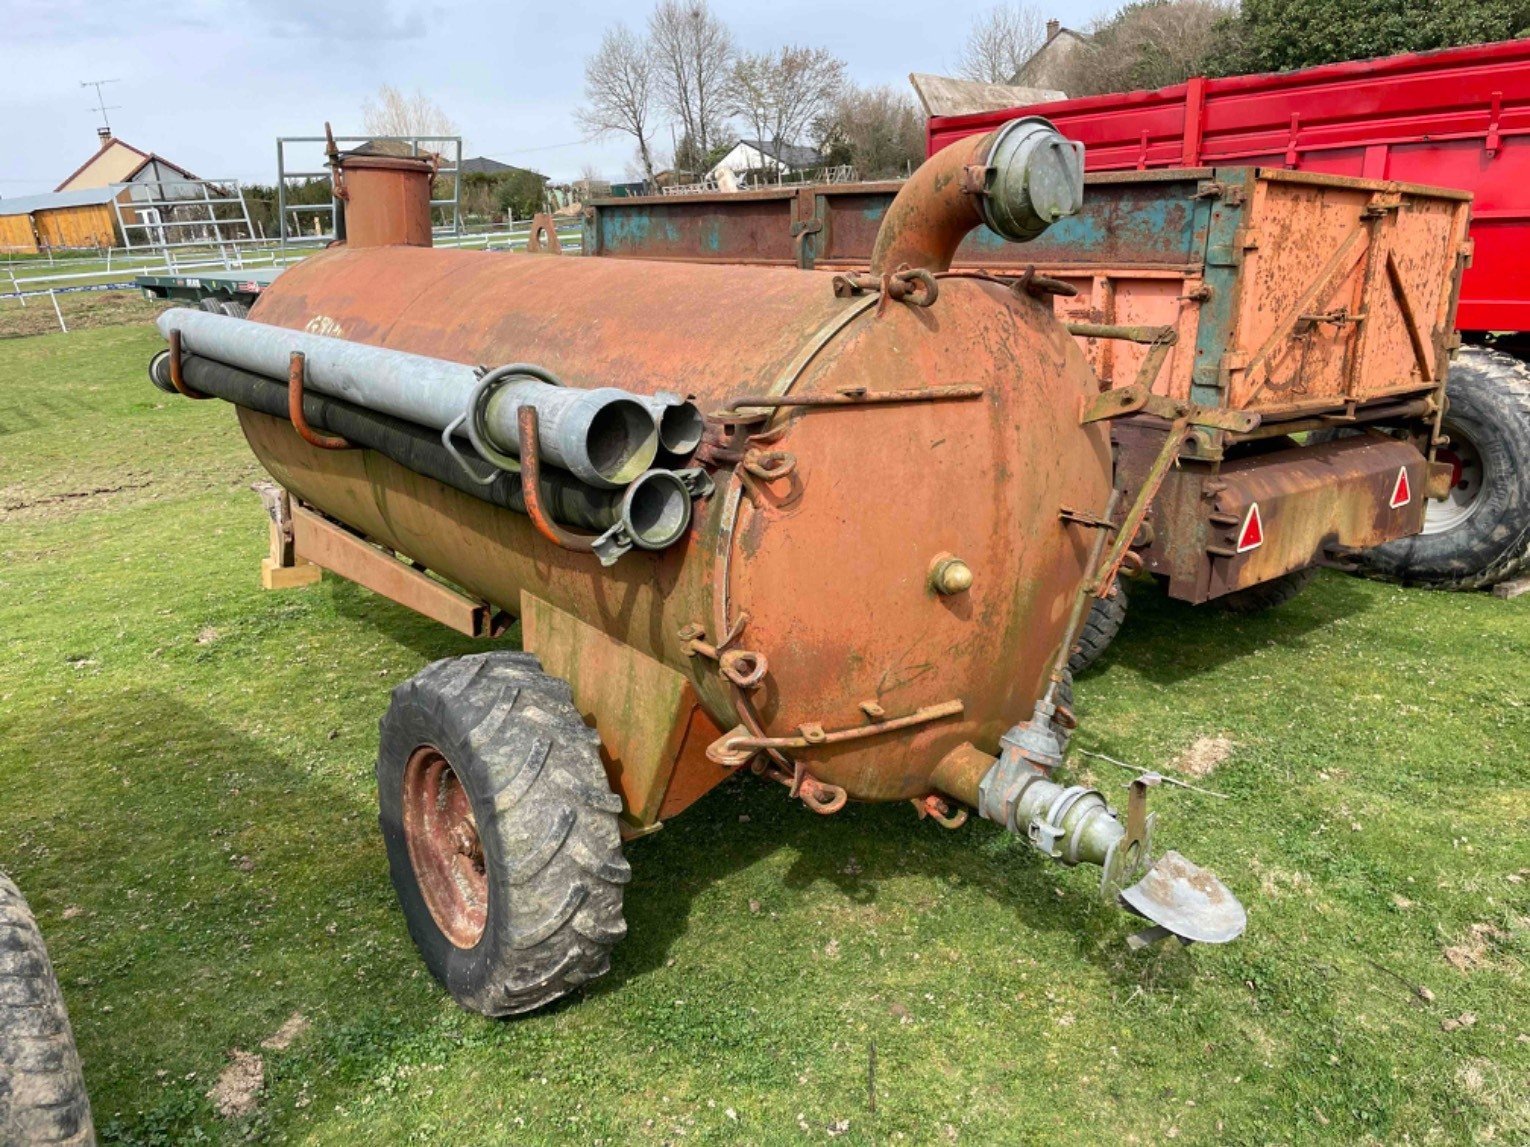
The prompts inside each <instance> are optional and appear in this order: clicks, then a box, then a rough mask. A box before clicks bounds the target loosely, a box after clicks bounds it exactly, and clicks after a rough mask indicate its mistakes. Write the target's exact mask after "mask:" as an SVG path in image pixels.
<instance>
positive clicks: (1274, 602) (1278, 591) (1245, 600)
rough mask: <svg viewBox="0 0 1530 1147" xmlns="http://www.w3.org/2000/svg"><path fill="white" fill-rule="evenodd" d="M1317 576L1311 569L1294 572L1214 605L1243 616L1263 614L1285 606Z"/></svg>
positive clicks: (1236, 593)
mask: <svg viewBox="0 0 1530 1147" xmlns="http://www.w3.org/2000/svg"><path fill="white" fill-rule="evenodd" d="M1317 574H1318V572H1317V570H1315V569H1310V568H1309V569H1304V570H1292V571H1291V572H1290V573H1288V574H1283V575H1282V576H1280V577H1277V578H1272V579H1271V580H1269V581H1262V582H1260V583H1259V584H1258V585H1251V586H1249V587H1248V588H1247V589H1235V590H1233V592H1232V593H1229V594H1224V595H1223V596H1221V597H1219V598H1216V599H1214V602H1213V604H1215V605H1217V606H1218V607H1219V608H1221V609H1224V610H1226V611H1227V612H1228V613H1236V614H1239V615H1242V616H1247V615H1249V614H1253V613H1263V612H1264V611H1265V610H1267V609H1274V608H1275V607H1276V606H1278V605H1285V604H1286V602H1288V601H1290V600H1291V599H1292V598H1293V597H1295V596H1296V595H1297V594H1299V593H1301V592H1302V590H1304V589H1306V588H1307V587H1308V586H1309V585H1311V584H1312V581H1313V579H1314V578H1316V577H1317Z"/></svg>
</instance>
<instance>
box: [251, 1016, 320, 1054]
mask: <svg viewBox="0 0 1530 1147" xmlns="http://www.w3.org/2000/svg"><path fill="white" fill-rule="evenodd" d="M307 1030H308V1017H307V1016H305V1015H304V1014H303V1013H302V1012H293V1013H292V1014H291V1015H290V1016H288V1017H287V1018H286V1020H285V1021H283V1023H282V1026H281V1027H279V1028H277V1029H276V1031H275V1032H273V1033H272V1034H271V1035H270V1036H269V1037H268V1038H266V1039H263V1040H261V1041H260V1046H261V1047H263V1048H265V1049H266V1050H267V1051H286V1050H287V1049H288V1048H289V1047H291V1046H292V1045H293V1043H294V1041H296V1040H297V1038H298V1037H299V1036H301V1035H302V1034H303V1033H304V1032H305V1031H307Z"/></svg>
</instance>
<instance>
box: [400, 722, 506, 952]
mask: <svg viewBox="0 0 1530 1147" xmlns="http://www.w3.org/2000/svg"><path fill="white" fill-rule="evenodd" d="M402 805H403V808H402V812H403V817H402V819H403V825H404V843H405V845H406V847H407V848H408V850H409V863H410V864H411V866H413V868H414V875H415V880H416V882H417V883H418V884H419V887H420V895H421V897H422V898H423V899H424V901H425V907H426V908H428V909H429V910H430V915H431V917H432V919H434V920H435V922H436V926H437V927H438V928H440V929H441V933H442V935H444V936H445V937H446V938H447V939H448V940H449V941H451V943H452V944H453V945H455V946H456V947H458V948H464V949H466V948H472V947H473V946H474V945H476V944H477V943H478V941H479V940H480V939H482V937H483V930H484V927H485V926H486V925H487V923H488V918H489V879H488V876H487V874H486V872H485V869H484V863H483V846H482V844H481V843H480V842H479V839H478V822H477V820H476V819H474V817H473V808H472V804H471V802H470V801H469V799H468V794H467V790H466V789H465V788H463V787H462V782H461V781H459V780H458V779H457V774H456V773H455V772H453V771H452V767H451V765H449V764H447V761H446V757H445V756H443V755H442V753H441V750H439V749H438V748H436V747H435V746H434V745H421V746H420V747H419V748H417V749H415V751H414V752H413V753H412V754H411V755H410V757H409V760H408V762H406V764H405V765H404V783H403V797H402Z"/></svg>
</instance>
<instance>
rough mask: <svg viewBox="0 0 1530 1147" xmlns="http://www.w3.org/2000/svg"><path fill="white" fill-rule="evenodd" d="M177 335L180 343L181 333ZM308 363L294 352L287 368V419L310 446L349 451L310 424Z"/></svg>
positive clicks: (337, 439) (344, 443) (341, 440)
mask: <svg viewBox="0 0 1530 1147" xmlns="http://www.w3.org/2000/svg"><path fill="white" fill-rule="evenodd" d="M175 333H176V336H177V341H179V335H180V332H179V331H176V332H175ZM306 361H307V360H306V359H305V358H304V357H303V352H302V351H300V350H295V351H293V352H292V358H291V359H290V360H289V362H290V363H291V365H290V366H289V367H288V368H287V418H288V419H289V420H290V421H291V422H292V427H293V429H294V430H296V431H297V432H298V437H299V438H301V439H302V440H303V441H304V442H306V443H308V445H310V446H317V447H318V448H319V449H320V450H349V449H350V448H351V444H350V443H349V442H347V441H346V440H345V439H344V438H342V437H340V436H339V435H338V434H321V433H320V432H319V431H317V430H315V429H314V428H313V427H312V426H310V425H309V424H308V418H307V416H306V415H304V413H303V381H304V377H305V375H306V373H307V372H306V370H305V366H304V364H305V362H306ZM204 385H205V384H204Z"/></svg>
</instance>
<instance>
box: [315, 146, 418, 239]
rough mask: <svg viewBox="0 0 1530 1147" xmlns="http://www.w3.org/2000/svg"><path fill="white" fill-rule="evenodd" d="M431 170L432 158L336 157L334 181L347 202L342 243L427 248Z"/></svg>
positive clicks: (342, 197) (345, 202) (340, 195)
mask: <svg viewBox="0 0 1530 1147" xmlns="http://www.w3.org/2000/svg"><path fill="white" fill-rule="evenodd" d="M435 173H436V164H435V162H434V161H433V160H430V159H423V158H422V159H415V158H411V157H409V156H383V155H342V156H340V158H339V169H338V178H337V181H336V182H337V194H338V195H339V197H340V198H341V199H342V200H343V201H344V204H345V240H344V242H345V245H346V246H348V247H384V246H395V245H407V246H410V247H429V246H430V243H431V232H430V185H431V181H432V180H433V179H434V177H435Z"/></svg>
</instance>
